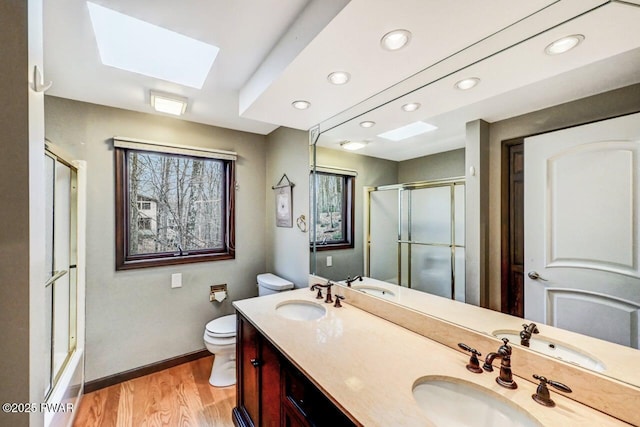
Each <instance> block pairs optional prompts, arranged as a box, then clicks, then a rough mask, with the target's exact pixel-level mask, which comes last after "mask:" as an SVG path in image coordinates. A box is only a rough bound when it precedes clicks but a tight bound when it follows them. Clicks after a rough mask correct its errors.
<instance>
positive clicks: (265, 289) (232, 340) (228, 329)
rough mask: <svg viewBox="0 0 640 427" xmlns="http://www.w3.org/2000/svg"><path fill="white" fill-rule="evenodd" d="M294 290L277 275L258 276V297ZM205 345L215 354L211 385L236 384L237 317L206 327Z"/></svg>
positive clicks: (211, 323) (211, 322)
mask: <svg viewBox="0 0 640 427" xmlns="http://www.w3.org/2000/svg"><path fill="white" fill-rule="evenodd" d="M292 288H293V283H291V282H290V281H288V280H285V279H283V278H282V277H278V276H276V275H275V274H271V273H264V274H259V275H258V295H259V296H262V295H269V294H275V293H278V292H281V291H286V290H289V289H292ZM204 345H205V346H206V347H207V350H209V351H210V352H211V353H213V355H214V358H213V366H212V367H211V376H210V377H209V384H211V385H212V386H214V387H227V386H230V385H234V384H235V383H236V315H235V314H230V315H228V316H222V317H218V318H217V319H213V320H212V321H210V322H209V323H207V325H206V326H205V330H204Z"/></svg>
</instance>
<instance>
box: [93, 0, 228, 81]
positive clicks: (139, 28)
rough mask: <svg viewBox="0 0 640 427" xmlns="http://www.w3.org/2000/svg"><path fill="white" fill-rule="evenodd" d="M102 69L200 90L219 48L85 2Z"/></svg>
mask: <svg viewBox="0 0 640 427" xmlns="http://www.w3.org/2000/svg"><path fill="white" fill-rule="evenodd" d="M87 7H88V9H89V16H90V18H91V23H92V25H93V30H94V34H95V37H96V43H97V46H98V52H99V54H100V60H101V61H102V63H103V64H104V65H107V66H110V67H114V68H118V69H121V70H125V71H129V72H133V73H136V74H141V75H144V76H147V77H152V78H157V79H160V80H165V81H169V82H172V83H177V84H179V85H182V86H187V87H192V88H196V89H202V87H203V86H204V83H205V81H206V79H207V76H208V75H209V73H210V71H211V67H212V66H213V63H214V61H215V59H216V57H217V56H218V53H219V51H220V48H218V47H217V46H213V45H211V44H208V43H205V42H202V41H200V40H196V39H193V38H191V37H187V36H185V35H183V34H179V33H176V32H174V31H171V30H168V29H166V28H163V27H159V26H157V25H154V24H151V23H149V22H145V21H142V20H140V19H137V18H134V17H131V16H128V15H125V14H123V13H120V12H117V11H115V10H112V9H109V8H106V7H104V6H100V5H98V4H95V3H92V2H89V1H88V2H87Z"/></svg>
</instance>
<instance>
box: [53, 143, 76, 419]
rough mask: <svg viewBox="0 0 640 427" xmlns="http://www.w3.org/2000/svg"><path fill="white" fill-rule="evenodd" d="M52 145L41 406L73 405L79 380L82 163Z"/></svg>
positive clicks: (66, 416) (60, 416) (62, 417)
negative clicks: (70, 158) (45, 355)
mask: <svg viewBox="0 0 640 427" xmlns="http://www.w3.org/2000/svg"><path fill="white" fill-rule="evenodd" d="M68 158H69V157H68V156H66V155H65V154H63V153H62V152H61V150H60V149H59V148H57V147H55V146H54V145H53V144H50V143H47V145H46V150H45V181H46V188H45V208H46V222H45V233H46V237H45V243H46V247H45V256H46V258H45V262H46V263H45V268H46V277H47V280H46V282H45V283H44V292H45V307H46V312H45V313H44V317H45V322H46V329H45V331H46V337H45V340H46V351H47V362H46V365H45V373H46V385H45V389H44V390H43V398H44V401H45V402H47V403H51V404H60V403H76V402H77V398H78V396H79V395H80V392H81V387H82V382H83V375H84V360H83V359H84V352H83V346H84V342H83V341H84V333H83V331H84V231H83V230H84V221H85V219H84V192H83V191H80V190H81V189H83V188H84V185H83V184H84V176H85V172H84V162H72V161H69V160H67V159H68ZM70 415H71V414H61V415H60V414H58V415H56V413H55V412H53V413H51V412H47V413H45V426H46V425H66V424H67V423H68V421H69V419H68V418H69V417H70Z"/></svg>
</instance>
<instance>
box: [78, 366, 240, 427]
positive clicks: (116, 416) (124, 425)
mask: <svg viewBox="0 0 640 427" xmlns="http://www.w3.org/2000/svg"><path fill="white" fill-rule="evenodd" d="M212 361H213V356H210V357H203V358H201V359H198V360H194V361H193V362H189V363H185V364H183V365H178V366H175V367H173V368H169V369H166V370H164V371H160V372H156V373H154V374H151V375H146V376H144V377H140V378H136V379H133V380H131V381H126V382H123V383H120V384H116V385H113V386H111V387H107V388H103V389H101V390H97V391H94V392H92V393H88V394H86V395H84V396H83V398H82V402H81V403H80V407H79V409H78V414H77V416H76V419H75V422H74V424H73V425H74V427H112V426H115V427H143V426H144V427H155V426H171V427H174V426H175V427H207V426H215V427H233V421H232V420H231V410H232V409H233V407H234V406H235V404H236V388H235V386H232V387H224V388H218V387H212V386H211V385H209V375H210V374H211V363H212Z"/></svg>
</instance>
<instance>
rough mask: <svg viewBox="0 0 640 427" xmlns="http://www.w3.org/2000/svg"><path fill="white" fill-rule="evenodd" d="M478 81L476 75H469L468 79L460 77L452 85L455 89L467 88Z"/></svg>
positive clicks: (474, 85) (473, 85) (475, 84)
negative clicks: (460, 78)
mask: <svg viewBox="0 0 640 427" xmlns="http://www.w3.org/2000/svg"><path fill="white" fill-rule="evenodd" d="M478 83H480V79H479V78H477V77H469V78H468V79H462V80H460V81H458V82H456V84H455V85H454V86H455V88H456V89H460V90H469V89H471V88H474V87H476V86H477V85H478Z"/></svg>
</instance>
